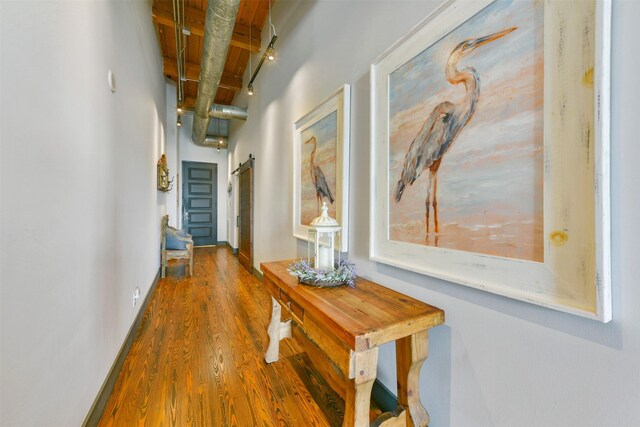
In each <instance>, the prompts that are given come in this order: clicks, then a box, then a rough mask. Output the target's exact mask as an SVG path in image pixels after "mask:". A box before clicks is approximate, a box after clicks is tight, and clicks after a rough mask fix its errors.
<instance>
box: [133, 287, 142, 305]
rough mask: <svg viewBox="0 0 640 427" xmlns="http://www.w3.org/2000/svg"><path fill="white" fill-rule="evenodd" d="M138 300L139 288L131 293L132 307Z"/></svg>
mask: <svg viewBox="0 0 640 427" xmlns="http://www.w3.org/2000/svg"><path fill="white" fill-rule="evenodd" d="M138 298H140V288H136V290H135V291H133V306H134V307H135V306H136V304H137V303H138Z"/></svg>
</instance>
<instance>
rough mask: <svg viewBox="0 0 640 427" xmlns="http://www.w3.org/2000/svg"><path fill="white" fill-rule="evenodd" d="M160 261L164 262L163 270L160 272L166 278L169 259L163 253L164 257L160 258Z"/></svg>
mask: <svg viewBox="0 0 640 427" xmlns="http://www.w3.org/2000/svg"><path fill="white" fill-rule="evenodd" d="M160 263H161V264H162V272H161V274H160V277H161V278H163V279H164V277H165V273H166V270H167V259H166V257H165V255H164V254H163V255H162V259H161V260H160Z"/></svg>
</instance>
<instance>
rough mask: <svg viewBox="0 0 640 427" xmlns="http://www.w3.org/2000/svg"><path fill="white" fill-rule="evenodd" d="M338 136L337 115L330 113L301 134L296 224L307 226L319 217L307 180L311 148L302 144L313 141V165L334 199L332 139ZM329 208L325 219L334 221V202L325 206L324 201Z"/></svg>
mask: <svg viewBox="0 0 640 427" xmlns="http://www.w3.org/2000/svg"><path fill="white" fill-rule="evenodd" d="M337 134H338V115H337V113H336V112H335V111H334V112H332V113H331V114H329V115H327V116H326V117H323V118H322V119H320V120H319V121H318V122H317V123H314V124H313V125H312V126H309V127H308V128H307V129H305V130H304V131H302V132H301V142H300V143H301V144H302V147H301V150H300V152H301V159H302V164H301V171H300V177H301V179H302V183H301V185H300V190H301V194H300V200H301V204H302V206H301V209H300V220H301V222H302V224H303V225H309V223H311V221H313V219H314V218H316V217H317V216H319V215H320V211H319V210H318V199H317V198H316V190H315V187H314V184H313V180H312V178H311V164H310V162H311V152H312V150H313V146H312V145H311V144H305V141H307V140H309V139H310V138H311V137H315V138H316V146H317V148H316V153H315V156H314V164H315V165H316V166H319V167H320V168H321V169H322V172H323V173H324V176H325V179H326V181H327V184H328V185H329V189H330V190H331V192H332V193H333V197H334V198H335V197H336V156H337V145H336V138H337ZM324 200H325V201H326V202H327V205H328V206H329V215H330V216H331V217H332V218H335V217H336V201H335V200H334V202H333V204H331V203H329V200H328V199H326V198H325V199H324Z"/></svg>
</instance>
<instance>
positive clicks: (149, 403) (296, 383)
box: [99, 247, 344, 427]
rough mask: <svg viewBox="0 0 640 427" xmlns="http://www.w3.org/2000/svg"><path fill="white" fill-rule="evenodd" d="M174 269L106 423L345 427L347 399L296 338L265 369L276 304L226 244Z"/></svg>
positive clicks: (148, 315)
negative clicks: (189, 271)
mask: <svg viewBox="0 0 640 427" xmlns="http://www.w3.org/2000/svg"><path fill="white" fill-rule="evenodd" d="M184 273H185V268H184V267H183V266H173V267H171V266H170V267H169V268H168V269H167V278H166V279H161V280H160V282H159V283H158V285H157V288H156V291H155V294H154V295H153V297H152V299H151V301H150V303H149V306H148V307H147V310H146V312H145V314H144V318H143V320H142V322H141V324H140V328H139V330H138V332H137V335H136V338H135V341H134V343H133V346H132V347H131V350H130V352H129V354H128V356H127V358H126V360H125V362H124V365H123V367H122V371H121V372H120V375H119V377H118V380H117V382H116V385H115V388H114V390H113V393H112V394H111V397H110V398H109V401H108V403H107V406H106V408H105V411H104V413H103V415H102V419H101V420H100V424H99V425H101V426H136V425H137V426H191V425H193V426H292V427H293V426H339V425H341V424H342V417H343V415H344V402H343V401H342V399H341V398H340V397H339V396H338V394H337V393H335V392H334V391H333V390H332V389H331V388H330V387H329V386H328V385H327V383H326V382H325V381H324V379H323V378H322V377H321V375H320V374H319V373H318V372H317V371H316V370H314V369H313V367H312V366H311V362H310V361H309V359H308V357H307V356H306V354H305V353H304V352H303V351H302V349H301V348H300V347H299V346H298V345H297V344H296V343H295V341H293V340H284V341H281V345H280V360H279V361H278V362H276V363H273V364H271V365H268V364H266V363H265V362H264V360H263V355H264V352H265V350H266V347H267V344H268V337H267V332H266V326H267V324H268V322H269V318H270V314H271V313H270V311H271V302H270V297H269V295H268V294H267V292H266V291H265V290H264V289H262V284H261V283H260V282H259V281H258V280H256V279H255V278H254V277H253V276H251V275H250V274H249V273H248V272H247V271H246V270H245V269H244V268H242V267H241V266H240V264H239V263H238V261H237V259H236V257H234V256H233V255H232V253H231V251H230V250H229V249H228V248H225V247H212V248H197V249H196V250H195V255H194V275H193V276H192V277H189V276H185V275H184Z"/></svg>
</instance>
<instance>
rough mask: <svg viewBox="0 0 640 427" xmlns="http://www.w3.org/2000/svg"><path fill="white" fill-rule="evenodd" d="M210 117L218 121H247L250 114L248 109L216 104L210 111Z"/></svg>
mask: <svg viewBox="0 0 640 427" xmlns="http://www.w3.org/2000/svg"><path fill="white" fill-rule="evenodd" d="M209 117H216V118H218V119H238V120H244V121H246V120H247V117H249V113H248V112H247V109H246V108H240V107H235V106H233V105H220V104H214V105H212V106H211V109H210V110H209Z"/></svg>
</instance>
